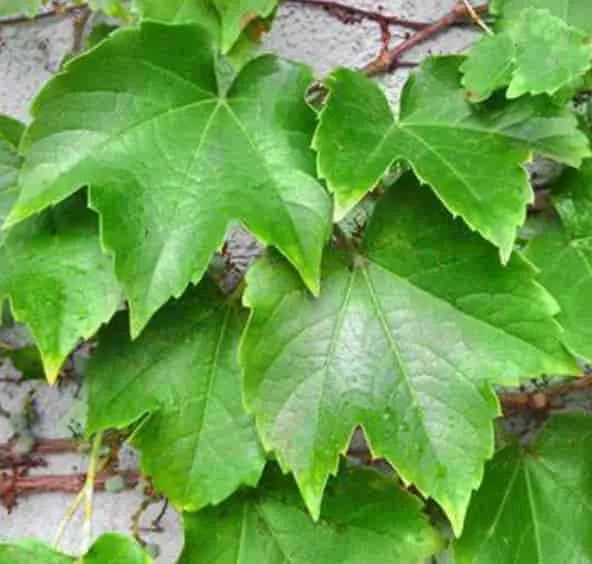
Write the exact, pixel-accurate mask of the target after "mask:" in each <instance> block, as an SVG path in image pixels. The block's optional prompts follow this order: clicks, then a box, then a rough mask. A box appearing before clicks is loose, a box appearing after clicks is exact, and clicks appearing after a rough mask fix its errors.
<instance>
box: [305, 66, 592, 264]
mask: <svg viewBox="0 0 592 564" xmlns="http://www.w3.org/2000/svg"><path fill="white" fill-rule="evenodd" d="M463 60H464V59H463V58H461V57H438V58H433V59H428V60H427V61H426V62H425V63H424V64H423V65H422V67H421V70H420V71H419V72H418V73H417V74H415V75H414V76H412V77H411V78H410V79H409V81H408V82H407V84H406V86H405V89H404V92H403V97H402V100H401V111H400V118H399V120H398V121H396V120H394V118H393V115H392V113H391V110H390V108H389V105H388V102H387V100H386V98H385V96H384V95H383V94H382V92H381V91H380V89H379V87H378V85H376V84H375V83H374V82H372V81H371V80H369V79H367V78H365V77H363V76H362V75H361V74H358V73H355V72H353V71H349V70H344V69H341V70H338V71H336V72H335V73H333V75H331V77H330V79H329V81H328V87H329V89H330V94H329V99H328V101H327V104H326V106H325V108H324V109H323V111H322V113H321V120H320V124H319V127H318V129H317V132H316V135H315V138H314V141H313V143H314V146H315V148H316V149H317V151H318V171H319V174H320V175H321V176H322V177H324V178H325V179H327V182H328V184H329V188H330V189H331V191H333V192H335V200H336V216H337V218H338V219H340V218H341V217H343V216H344V214H345V213H347V212H348V211H349V210H350V209H351V208H352V207H353V206H354V205H355V204H356V203H357V202H358V201H359V200H360V199H361V198H362V197H363V196H364V194H366V192H368V191H369V190H371V189H372V188H373V187H374V186H375V184H376V183H377V182H378V181H379V180H380V178H381V177H382V176H383V175H384V173H385V172H386V171H387V170H388V169H389V167H390V166H391V165H392V163H393V162H394V161H396V160H401V159H402V160H405V161H407V162H409V163H410V164H411V166H412V167H413V169H414V170H415V172H416V173H417V175H418V177H419V178H420V179H421V180H422V181H423V182H426V183H428V184H429V185H430V186H431V187H432V188H433V190H434V191H435V192H436V194H437V195H438V197H439V198H440V199H441V200H442V201H443V202H444V204H445V205H446V207H447V208H448V209H449V210H450V211H451V212H452V213H453V214H455V215H456V214H458V215H460V216H462V218H463V220H464V221H465V222H466V223H467V224H468V225H469V226H470V227H471V228H472V229H476V230H477V231H479V233H481V235H483V237H485V238H486V239H487V240H489V241H491V242H492V243H494V244H495V245H496V246H498V247H499V248H500V253H501V256H502V258H503V260H504V261H506V260H507V259H508V257H509V256H510V253H511V251H512V248H513V244H514V239H515V236H516V229H517V227H518V226H520V225H522V223H523V222H524V219H525V215H526V205H527V203H529V202H530V201H531V200H532V197H533V196H532V191H531V189H530V187H529V184H528V178H527V175H526V172H525V170H524V169H523V167H522V164H523V163H524V162H525V161H527V160H528V159H529V155H530V150H536V151H538V152H540V153H542V154H545V155H548V156H551V157H552V158H555V159H556V160H559V161H561V162H566V163H568V164H570V165H579V163H580V162H581V159H582V158H583V157H585V156H587V155H589V154H590V153H589V149H588V141H587V139H586V137H585V135H584V134H583V133H582V132H580V131H578V129H577V123H576V119H575V117H574V116H573V115H572V114H571V113H570V112H568V111H567V110H564V109H559V108H555V107H553V106H551V105H550V104H549V103H548V101H546V100H542V99H528V100H518V101H516V102H515V103H503V104H502V103H500V101H499V100H496V101H494V103H492V104H491V105H490V106H489V105H488V106H485V107H483V108H479V109H475V107H474V106H473V105H472V104H470V103H468V102H467V100H466V97H465V93H464V90H463V89H462V87H461V86H460V74H459V66H460V65H461V63H462V61H463Z"/></svg>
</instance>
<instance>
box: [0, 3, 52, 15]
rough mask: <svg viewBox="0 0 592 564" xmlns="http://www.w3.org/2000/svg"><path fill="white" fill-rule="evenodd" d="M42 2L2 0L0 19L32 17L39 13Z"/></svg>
mask: <svg viewBox="0 0 592 564" xmlns="http://www.w3.org/2000/svg"><path fill="white" fill-rule="evenodd" d="M43 4H44V0H2V2H0V17H3V16H14V15H17V14H23V15H25V16H29V17H31V18H32V17H33V16H34V15H35V14H37V13H38V12H39V10H40V9H41V6H42V5H43Z"/></svg>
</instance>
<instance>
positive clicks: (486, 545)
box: [454, 413, 592, 564]
mask: <svg viewBox="0 0 592 564" xmlns="http://www.w3.org/2000/svg"><path fill="white" fill-rule="evenodd" d="M590 437H592V418H591V417H590V416H589V415H585V414H583V413H569V414H561V415H555V416H554V417H553V418H552V419H551V420H549V421H548V422H547V424H546V425H545V427H544V428H543V429H542V430H541V431H540V434H539V436H538V437H537V438H536V440H535V442H534V444H533V445H530V446H529V447H525V448H521V447H518V446H509V447H506V448H504V449H503V450H501V451H500V452H498V453H497V454H496V456H495V458H494V459H493V460H492V461H491V462H489V463H488V464H487V469H486V472H485V478H484V480H483V484H482V486H481V488H480V489H479V490H478V491H477V492H476V493H475V494H474V496H473V499H472V500H471V505H470V508H469V512H468V515H467V522H466V526H465V530H464V533H463V535H462V537H461V538H460V539H459V540H458V541H456V543H455V546H454V549H455V550H454V552H455V562H457V563H458V564H465V563H466V564H469V563H471V564H477V563H478V564H485V563H491V564H494V563H495V564H497V563H499V562H521V563H522V562H524V564H559V563H562V564H563V563H565V564H567V563H572V562H582V563H584V562H592V533H591V531H590V527H589V523H590V520H591V519H592V491H591V490H590V476H591V475H592V455H591V453H592V449H591V448H590V447H591V446H592V444H591V441H590Z"/></svg>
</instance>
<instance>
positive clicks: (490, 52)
mask: <svg viewBox="0 0 592 564" xmlns="http://www.w3.org/2000/svg"><path fill="white" fill-rule="evenodd" d="M514 54H515V47H514V39H513V37H512V35H511V34H509V33H498V34H496V35H484V36H483V37H482V38H481V39H480V40H479V41H478V42H477V43H476V44H475V45H474V46H473V47H472V48H471V50H470V51H469V53H468V56H467V59H466V61H465V62H464V63H463V64H462V65H461V67H460V70H461V71H462V73H463V78H462V84H463V86H464V87H465V88H466V89H467V98H468V99H469V100H471V101H472V102H480V101H482V100H486V99H487V98H489V97H490V96H491V95H492V94H493V93H494V92H495V91H496V90H498V89H499V88H501V87H504V86H507V85H508V84H510V82H511V80H512V73H513V71H514Z"/></svg>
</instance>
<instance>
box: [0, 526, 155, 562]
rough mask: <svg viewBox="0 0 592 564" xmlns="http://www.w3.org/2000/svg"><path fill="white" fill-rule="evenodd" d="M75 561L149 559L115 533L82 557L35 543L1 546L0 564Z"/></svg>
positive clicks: (109, 534)
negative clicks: (62, 552) (68, 554)
mask: <svg viewBox="0 0 592 564" xmlns="http://www.w3.org/2000/svg"><path fill="white" fill-rule="evenodd" d="M74 562H79V563H81V564H106V563H107V562H108V563H109V564H150V563H151V562H152V560H151V559H150V558H149V557H148V555H147V554H146V553H145V552H144V551H143V550H142V548H141V547H140V545H139V544H138V543H137V542H136V541H135V540H133V539H131V538H129V537H124V536H122V535H117V534H114V533H107V534H105V535H102V536H101V537H99V539H98V540H97V541H96V542H95V543H94V544H93V545H92V546H91V548H90V550H89V551H88V552H87V553H86V554H85V555H84V556H83V557H82V558H75V557H73V556H67V555H65V554H61V553H59V552H57V551H56V550H54V549H53V548H51V547H50V546H49V545H47V544H45V543H43V542H40V541H36V540H24V541H20V542H18V543H14V544H0V564H18V563H21V564H74Z"/></svg>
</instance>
